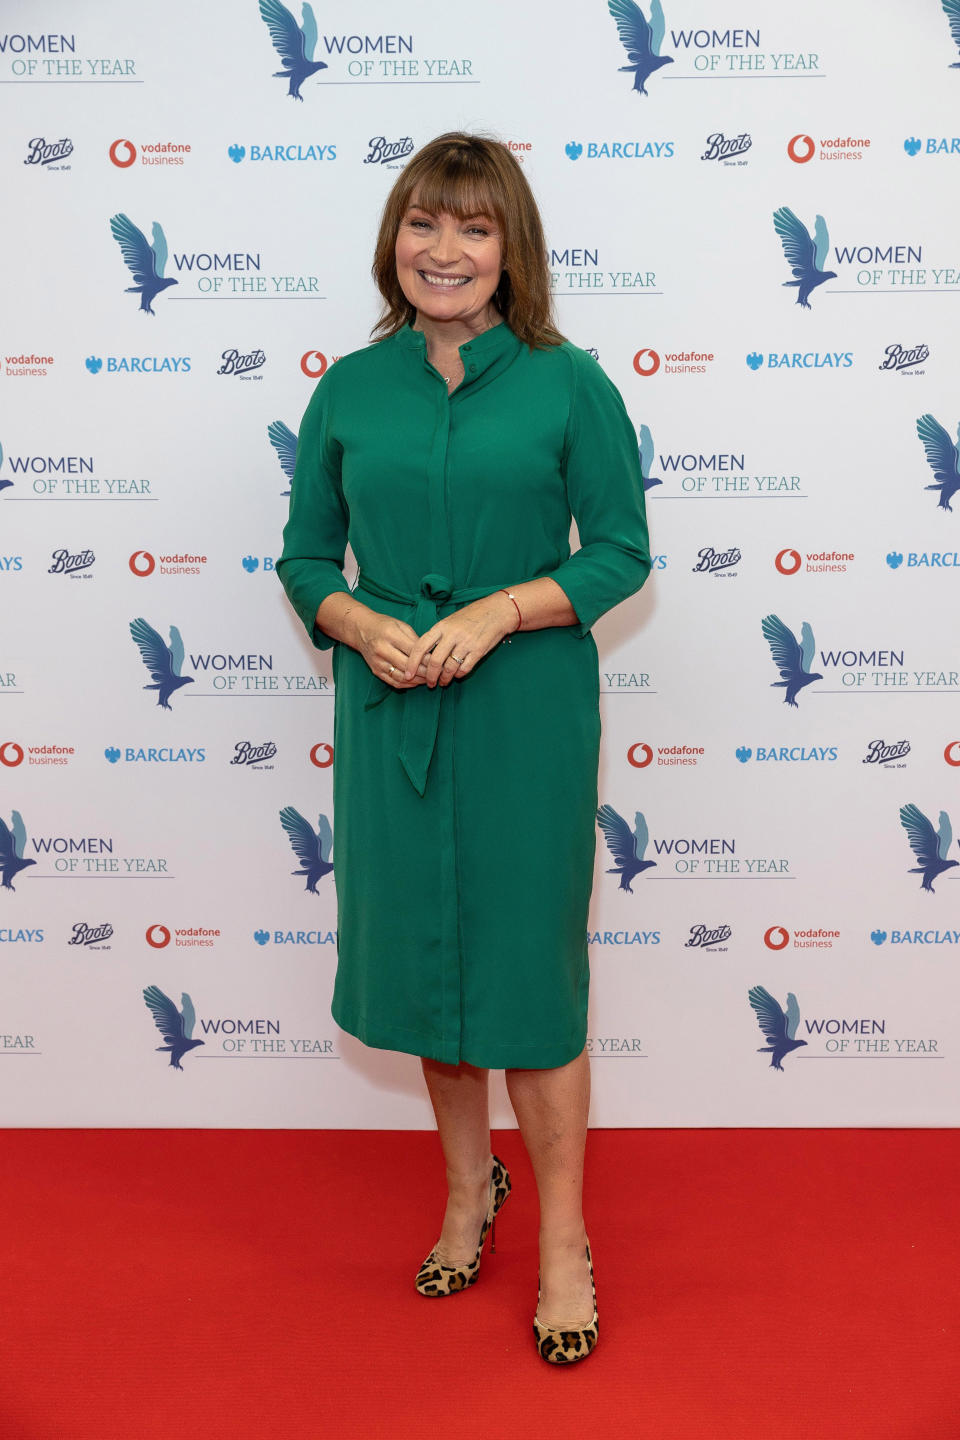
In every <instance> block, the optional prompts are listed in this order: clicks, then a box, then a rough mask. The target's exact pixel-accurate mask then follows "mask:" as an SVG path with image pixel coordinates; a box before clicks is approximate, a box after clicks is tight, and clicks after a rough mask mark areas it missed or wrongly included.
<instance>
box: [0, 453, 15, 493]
mask: <svg viewBox="0 0 960 1440" xmlns="http://www.w3.org/2000/svg"><path fill="white" fill-rule="evenodd" d="M2 464H3V446H2V445H0V465H2ZM12 484H13V481H12V480H0V491H3V490H6V489H7V487H8V486H10V485H12Z"/></svg>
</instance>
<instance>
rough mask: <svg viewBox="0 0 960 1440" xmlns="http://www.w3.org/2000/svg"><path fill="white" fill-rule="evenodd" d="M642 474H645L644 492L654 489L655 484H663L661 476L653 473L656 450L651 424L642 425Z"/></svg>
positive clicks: (640, 448) (640, 447)
mask: <svg viewBox="0 0 960 1440" xmlns="http://www.w3.org/2000/svg"><path fill="white" fill-rule="evenodd" d="M639 450H640V474H641V475H642V476H643V489H644V493H646V492H647V491H648V490H652V489H653V487H654V485H662V484H663V481H662V480H661V479H660V477H659V476H655V475H653V474H652V473H651V472H652V470H653V462H654V459H655V458H656V453H657V452H656V450H655V449H654V446H653V436H652V435H651V433H650V426H649V425H641V426H640V445H639Z"/></svg>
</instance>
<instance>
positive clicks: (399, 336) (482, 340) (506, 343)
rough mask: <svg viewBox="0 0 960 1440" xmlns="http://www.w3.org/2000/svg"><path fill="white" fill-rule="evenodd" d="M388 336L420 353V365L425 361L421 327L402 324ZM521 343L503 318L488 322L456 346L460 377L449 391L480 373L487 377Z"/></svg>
mask: <svg viewBox="0 0 960 1440" xmlns="http://www.w3.org/2000/svg"><path fill="white" fill-rule="evenodd" d="M392 338H393V340H394V341H395V342H396V343H397V344H398V345H400V346H402V348H403V349H405V350H410V351H412V352H416V353H418V354H420V355H421V356H422V358H423V363H424V365H428V364H429V362H428V360H427V337H426V335H424V333H423V331H422V330H414V328H413V326H412V325H405V326H404V327H403V329H402V330H398V331H397V333H396V334H395V335H394V336H393V337H392ZM521 343H522V342H521V341H519V340H518V339H517V337H516V335H514V333H513V331H512V330H511V329H510V326H509V325H508V324H507V323H506V321H505V320H501V322H500V323H499V324H498V325H492V326H491V327H490V329H489V330H484V331H482V332H481V334H479V335H476V336H474V338H473V339H472V340H467V341H466V342H465V343H464V344H463V345H460V346H458V349H459V353H460V359H461V360H462V361H463V380H462V382H461V383H460V384H459V385H458V386H457V389H456V390H454V391H453V394H454V395H456V394H457V393H458V392H459V391H460V390H462V389H464V387H465V386H467V385H472V384H475V383H476V381H478V380H479V379H480V378H481V377H482V376H488V374H489V372H491V371H499V370H500V369H503V368H504V367H505V366H506V365H508V364H509V363H510V361H511V360H513V359H514V357H515V356H516V354H517V352H518V350H519V349H520V347H521ZM430 368H431V369H432V368H433V367H432V366H431V367H430ZM451 398H452V397H451Z"/></svg>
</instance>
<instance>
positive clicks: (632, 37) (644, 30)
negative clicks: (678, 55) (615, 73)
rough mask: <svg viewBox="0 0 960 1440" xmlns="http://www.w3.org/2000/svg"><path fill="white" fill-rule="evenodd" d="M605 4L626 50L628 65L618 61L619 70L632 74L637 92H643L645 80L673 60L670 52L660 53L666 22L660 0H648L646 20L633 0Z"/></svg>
mask: <svg viewBox="0 0 960 1440" xmlns="http://www.w3.org/2000/svg"><path fill="white" fill-rule="evenodd" d="M607 8H608V10H609V11H610V14H611V15H612V16H613V18H614V20H615V21H616V22H617V31H618V33H619V35H620V43H621V44H622V45H623V47H624V49H625V50H626V52H627V59H628V60H629V61H630V64H629V65H621V66H620V69H621V71H625V72H626V73H627V74H632V75H633V88H634V90H636V91H637V92H638V93H639V94H640V95H646V94H647V91H646V89H645V88H644V84H645V82H646V81H647V80H649V78H650V76H651V75H652V74H653V73H654V71H655V70H659V69H660V68H661V67H662V66H664V65H672V64H673V56H672V55H661V54H660V46H661V45H662V43H663V36H664V31H665V30H666V23H665V21H664V18H663V7H662V5H661V4H660V0H650V19H649V21H648V20H647V18H646V16H645V15H644V13H643V11H642V10H641V9H640V6H639V5H635V4H634V0H607Z"/></svg>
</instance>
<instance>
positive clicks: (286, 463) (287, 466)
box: [267, 420, 300, 495]
mask: <svg viewBox="0 0 960 1440" xmlns="http://www.w3.org/2000/svg"><path fill="white" fill-rule="evenodd" d="M267 434H268V436H269V437H270V444H271V445H272V446H273V448H274V450H276V452H277V458H278V459H279V461H280V469H281V470H282V471H283V473H284V475H286V477H287V479H288V480H289V481H290V483H291V484H293V472H294V470H296V468H297V447H298V445H299V444H300V436H299V434H297V435H294V433H293V431H292V430H291V429H290V427H289V426H288V425H284V423H283V421H282V420H274V421H273V423H272V424H270V425H268V426H267ZM280 494H281V495H289V494H290V491H289V490H281V491H280Z"/></svg>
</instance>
